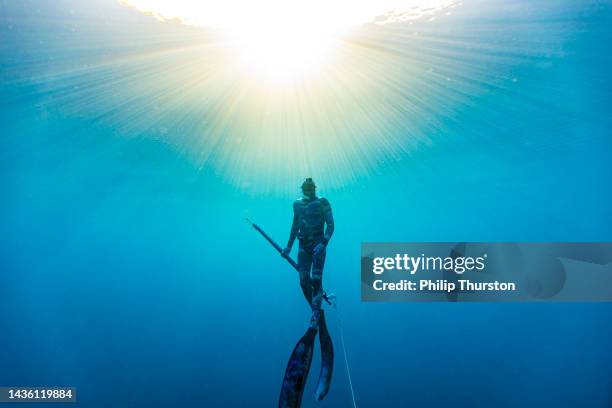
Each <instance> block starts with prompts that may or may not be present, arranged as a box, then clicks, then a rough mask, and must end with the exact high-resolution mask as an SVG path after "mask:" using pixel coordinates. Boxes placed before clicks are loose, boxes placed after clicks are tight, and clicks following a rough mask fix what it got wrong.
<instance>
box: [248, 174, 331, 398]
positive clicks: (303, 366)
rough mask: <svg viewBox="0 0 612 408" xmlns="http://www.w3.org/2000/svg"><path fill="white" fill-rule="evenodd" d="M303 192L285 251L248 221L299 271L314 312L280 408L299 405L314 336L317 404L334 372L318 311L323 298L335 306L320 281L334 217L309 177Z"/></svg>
mask: <svg viewBox="0 0 612 408" xmlns="http://www.w3.org/2000/svg"><path fill="white" fill-rule="evenodd" d="M302 192H303V194H304V196H303V197H302V198H300V199H298V200H296V201H295V202H294V203H293V224H292V226H291V233H290V235H289V242H288V243H287V246H286V247H285V249H281V247H280V246H279V245H278V244H277V243H276V242H275V241H274V240H273V239H272V238H271V237H270V236H269V235H268V234H266V233H265V232H264V231H263V229H261V227H259V225H257V224H255V223H253V222H252V221H251V220H249V219H248V218H247V221H248V222H249V223H250V224H251V226H252V227H253V228H254V229H255V230H256V231H257V232H259V233H260V234H261V235H262V236H263V237H264V238H265V239H266V240H267V241H268V242H269V243H270V244H271V245H272V246H273V247H274V249H276V250H277V251H278V252H279V253H280V254H281V255H282V257H283V258H285V260H286V261H287V262H289V264H290V265H291V266H293V267H294V268H295V269H296V270H297V271H298V272H299V274H300V286H301V287H302V291H303V292H304V296H305V297H306V300H307V301H308V304H309V305H310V306H311V308H312V312H313V313H312V318H311V319H310V323H309V325H308V326H307V329H306V332H305V333H304V335H303V336H302V337H301V338H300V339H299V340H298V342H297V344H296V345H295V347H294V348H293V351H292V352H291V355H290V357H289V361H288V363H287V367H286V369H285V375H284V377H283V383H282V386H281V392H280V396H279V400H278V406H279V408H299V407H300V406H301V404H302V397H303V395H304V388H305V386H306V380H307V378H308V373H309V372H310V365H311V362H312V356H313V352H314V342H315V339H316V337H317V334H318V337H319V344H320V346H321V371H320V372H319V380H318V382H317V387H316V390H315V399H316V400H317V401H321V400H323V399H324V398H325V396H326V395H327V394H328V392H329V389H330V386H331V380H332V376H333V371H334V346H333V343H332V339H331V336H330V335H329V331H328V330H327V323H326V321H325V313H324V311H323V309H322V308H321V301H322V300H323V299H325V301H326V302H327V303H329V304H330V305H332V306H334V305H335V303H333V302H334V301H333V300H332V299H334V298H335V296H333V295H329V296H327V294H326V293H325V292H324V291H323V282H322V280H323V265H324V263H325V255H326V247H327V244H328V242H329V240H330V238H331V236H332V234H333V232H334V218H333V216H332V210H331V206H330V204H329V201H327V200H326V199H325V198H320V197H317V195H316V193H315V192H316V185H315V183H314V181H312V178H307V179H305V180H304V182H303V183H302ZM296 238H298V239H299V241H300V245H299V252H298V262H297V263H296V262H295V261H294V260H293V259H292V258H291V257H290V256H289V253H290V252H291V248H292V247H293V243H294V242H295V239H296ZM311 270H312V272H311Z"/></svg>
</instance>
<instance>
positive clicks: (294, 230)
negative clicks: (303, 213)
mask: <svg viewBox="0 0 612 408" xmlns="http://www.w3.org/2000/svg"><path fill="white" fill-rule="evenodd" d="M299 227H300V225H299V222H298V214H297V211H296V208H295V204H294V205H293V223H292V224H291V232H290V233H289V241H287V247H286V248H285V251H286V252H287V253H289V252H291V248H293V243H294V242H295V239H296V238H297V234H298V230H299Z"/></svg>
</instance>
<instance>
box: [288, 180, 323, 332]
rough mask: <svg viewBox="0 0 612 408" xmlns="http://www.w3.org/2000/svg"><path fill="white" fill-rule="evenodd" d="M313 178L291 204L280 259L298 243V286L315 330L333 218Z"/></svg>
mask: <svg viewBox="0 0 612 408" xmlns="http://www.w3.org/2000/svg"><path fill="white" fill-rule="evenodd" d="M316 188H317V186H316V185H315V183H314V181H313V180H312V178H310V177H309V178H306V179H305V180H304V182H303V183H302V193H303V196H302V197H301V198H298V199H297V200H295V202H294V203H293V223H292V225H291V233H290V234H289V241H288V242H287V246H286V247H285V249H284V250H283V252H282V253H283V255H289V253H290V252H291V248H292V247H293V243H294V242H295V239H296V238H297V239H298V240H299V250H298V262H297V264H298V272H299V274H300V286H301V287H302V292H304V296H305V297H306V300H307V301H308V303H309V304H310V305H311V307H312V312H313V314H312V320H311V326H312V327H316V326H317V325H318V322H319V318H320V315H321V300H322V298H323V266H324V265H325V256H326V252H327V251H326V248H327V244H328V243H329V240H330V239H331V237H332V234H333V233H334V217H333V215H332V209H331V205H330V204H329V201H327V199H325V198H323V197H318V196H317V195H316Z"/></svg>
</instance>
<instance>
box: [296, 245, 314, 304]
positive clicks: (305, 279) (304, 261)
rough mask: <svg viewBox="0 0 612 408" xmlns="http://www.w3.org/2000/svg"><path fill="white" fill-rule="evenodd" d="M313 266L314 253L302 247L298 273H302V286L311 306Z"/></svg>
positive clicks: (299, 253)
mask: <svg viewBox="0 0 612 408" xmlns="http://www.w3.org/2000/svg"><path fill="white" fill-rule="evenodd" d="M311 265H312V251H309V250H308V248H303V247H301V246H300V249H299V251H298V272H299V273H300V286H301V287H302V292H304V297H305V298H306V301H307V302H308V304H309V305H311V304H312V280H311V279H310V267H311Z"/></svg>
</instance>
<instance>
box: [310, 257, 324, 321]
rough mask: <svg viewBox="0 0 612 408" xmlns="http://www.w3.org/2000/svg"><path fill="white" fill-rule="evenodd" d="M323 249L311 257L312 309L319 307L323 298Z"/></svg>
mask: <svg viewBox="0 0 612 408" xmlns="http://www.w3.org/2000/svg"><path fill="white" fill-rule="evenodd" d="M325 252H326V251H325V250H323V251H319V252H318V253H315V254H314V255H313V259H312V310H319V309H321V301H322V300H323V266H324V265H325Z"/></svg>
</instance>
